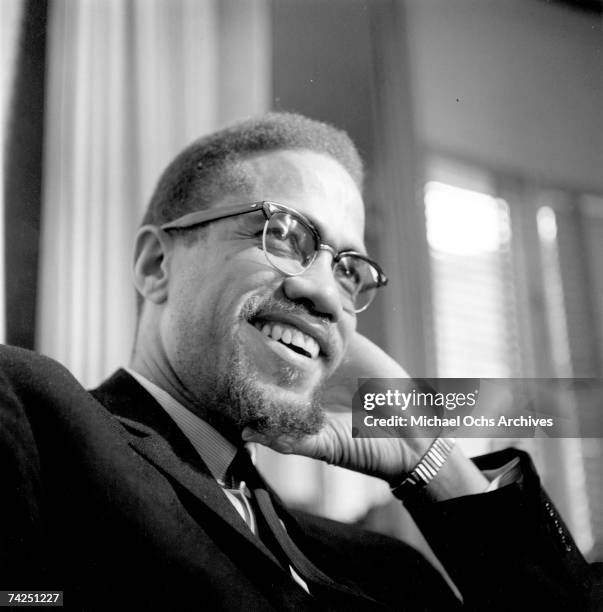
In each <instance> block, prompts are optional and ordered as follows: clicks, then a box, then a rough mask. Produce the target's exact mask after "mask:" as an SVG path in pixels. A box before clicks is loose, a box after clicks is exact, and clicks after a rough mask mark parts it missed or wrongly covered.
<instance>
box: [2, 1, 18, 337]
mask: <svg viewBox="0 0 603 612" xmlns="http://www.w3.org/2000/svg"><path fill="white" fill-rule="evenodd" d="M22 16H23V0H3V2H1V3H0V24H1V27H2V38H1V39H0V41H1V46H0V71H1V74H0V95H1V97H2V124H1V125H0V134H1V135H2V152H1V153H0V185H4V154H5V150H6V137H7V133H8V118H9V111H10V104H11V93H12V90H13V81H14V76H15V65H16V62H17V59H18V53H17V52H18V48H19V40H20V36H19V35H20V32H21V23H22ZM4 283H5V280H4V188H3V189H2V192H1V193H0V342H4V341H5V333H6V313H5V304H6V302H5V299H6V295H5V284H4Z"/></svg>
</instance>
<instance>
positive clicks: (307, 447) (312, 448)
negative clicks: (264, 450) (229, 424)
mask: <svg viewBox="0 0 603 612" xmlns="http://www.w3.org/2000/svg"><path fill="white" fill-rule="evenodd" d="M241 436H242V438H243V440H244V441H245V442H257V443H258V444H262V445H263V446H267V447H268V448H271V449H272V450H275V451H277V452H279V453H283V454H285V455H290V454H295V455H303V456H304V457H312V458H315V459H320V458H321V457H318V456H317V454H316V443H315V439H314V438H315V436H304V437H301V438H295V437H293V436H287V435H280V436H267V435H265V434H263V433H260V432H258V431H255V430H254V429H252V428H251V427H245V429H244V430H243V432H242V434H241Z"/></svg>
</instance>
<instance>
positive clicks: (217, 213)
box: [159, 200, 389, 314]
mask: <svg viewBox="0 0 603 612" xmlns="http://www.w3.org/2000/svg"><path fill="white" fill-rule="evenodd" d="M259 211H262V212H263V213H264V217H265V222H266V224H267V223H268V221H269V220H270V217H272V215H274V214H276V213H278V212H285V213H287V214H291V215H293V216H294V217H298V218H299V219H301V220H302V221H303V223H304V224H305V225H306V226H307V227H308V228H309V229H310V231H311V232H312V233H313V234H314V238H315V240H316V244H317V245H318V247H317V249H316V251H315V252H314V255H313V256H312V260H311V261H310V262H309V263H308V265H307V266H306V267H304V268H302V269H301V270H300V271H299V272H286V271H285V270H281V268H279V267H278V266H277V265H275V264H274V263H273V262H272V261H271V260H270V258H269V257H268V252H267V250H266V232H265V229H266V224H265V225H264V234H263V236H262V250H263V251H264V256H265V257H266V259H267V260H268V263H269V264H270V265H271V266H272V267H273V268H275V269H276V270H278V271H279V272H281V274H285V275H286V276H300V275H301V274H303V273H304V272H306V270H308V269H309V268H310V267H311V266H312V264H313V263H314V262H315V261H316V257H318V253H319V251H328V252H329V253H331V255H332V257H333V261H332V264H331V269H334V268H335V266H336V264H337V263H338V262H339V261H340V260H341V258H342V257H344V256H346V255H353V256H354V257H358V258H359V259H362V260H364V261H365V262H367V263H368V264H370V265H371V266H372V267H373V268H374V269H375V270H376V271H377V275H378V278H377V282H376V284H375V286H374V287H373V288H374V289H379V288H380V287H384V286H385V285H387V283H388V280H389V279H388V278H387V276H386V275H385V272H383V269H382V268H381V266H380V265H379V264H378V263H377V262H376V261H374V260H372V259H371V258H370V257H368V256H367V255H364V254H363V253H360V252H358V251H354V250H350V249H348V250H343V251H336V250H335V249H334V248H333V247H332V246H331V245H329V244H326V243H324V242H322V240H321V236H320V232H319V231H318V229H317V228H316V226H315V225H314V223H312V221H310V220H309V219H308V218H307V217H306V216H304V215H303V214H302V213H300V212H299V211H297V210H295V209H294V208H290V207H289V206H285V205H284V204H280V203H278V202H272V201H270V200H259V201H257V202H247V203H244V204H233V205H230V206H222V207H219V208H211V209H206V210H196V211H194V212H191V213H187V214H186V215H183V216H182V217H178V218H176V219H174V220H172V221H168V222H167V223H163V224H162V225H160V226H159V229H161V230H163V231H169V230H178V229H190V228H193V227H195V226H196V225H205V224H206V223H210V222H213V221H220V220H222V219H228V218H231V217H237V216H239V215H244V214H247V213H251V212H259ZM373 295H374V294H373ZM372 301H373V298H371V299H370V300H369V302H368V303H367V304H366V305H365V306H363V307H362V308H360V309H358V310H356V309H354V311H353V312H354V313H355V314H358V313H361V312H364V311H365V310H366V309H367V308H368V307H369V306H370V305H371V303H372Z"/></svg>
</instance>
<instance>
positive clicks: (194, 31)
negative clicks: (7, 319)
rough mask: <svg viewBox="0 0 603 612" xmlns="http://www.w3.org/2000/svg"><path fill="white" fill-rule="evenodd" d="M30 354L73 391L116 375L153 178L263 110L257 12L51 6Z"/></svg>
mask: <svg viewBox="0 0 603 612" xmlns="http://www.w3.org/2000/svg"><path fill="white" fill-rule="evenodd" d="M50 11H51V12H50V16H49V32H48V40H49V43H48V79H47V113H46V138H45V141H46V148H45V167H44V176H45V185H44V196H43V197H44V199H43V212H42V225H43V229H42V245H41V253H42V256H41V269H40V273H41V289H40V301H39V307H38V317H39V320H38V329H39V334H38V349H39V350H40V351H41V352H43V353H45V354H48V355H50V356H52V357H54V358H56V359H58V360H59V361H60V362H62V363H63V364H65V365H66V366H67V367H68V368H69V369H70V370H71V371H72V372H73V373H74V374H75V376H76V377H77V378H78V379H79V380H80V381H81V382H82V383H83V384H84V385H88V386H90V385H94V384H96V383H98V382H100V381H101V380H102V379H103V378H104V377H105V376H106V375H107V374H108V373H110V372H111V371H112V370H113V369H115V368H116V367H118V366H120V365H123V364H125V363H127V361H128V356H129V351H130V349H131V344H132V338H133V330H134V322H135V314H134V304H135V298H134V290H133V286H132V283H131V280H130V251H131V244H132V242H133V236H134V234H135V231H136V227H137V225H138V223H139V220H140V218H141V216H142V213H143V211H144V208H145V206H146V204H147V202H148V199H149V196H150V194H151V192H152V189H153V186H154V182H155V181H156V180H157V178H158V176H159V174H160V172H161V170H162V168H163V167H164V166H165V165H166V163H167V162H168V161H169V160H170V159H171V158H172V157H173V156H174V154H175V153H176V152H177V151H178V150H180V149H181V148H182V147H184V146H185V145H186V144H188V143H189V142H190V141H191V140H193V139H195V138H197V137H199V136H201V135H203V134H204V133H206V132H208V131H211V130H212V129H215V128H216V127H218V126H220V125H222V124H224V123H225V122H227V121H230V120H232V119H234V118H240V117H242V116H246V115H252V114H257V113H261V112H263V111H265V110H266V109H267V107H268V100H269V95H270V87H269V81H268V75H269V68H270V61H269V50H270V47H269V44H268V41H269V31H268V30H269V25H268V24H269V22H268V17H267V16H268V12H267V5H266V0H251V1H249V2H236V1H235V0H227V1H226V2H225V1H224V0H221V1H220V2H217V1H215V0H203V1H199V0H128V1H124V0H78V1H77V2H74V1H72V0H56V1H55V2H52V3H51V5H50Z"/></svg>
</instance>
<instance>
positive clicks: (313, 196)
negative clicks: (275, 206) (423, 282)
mask: <svg viewBox="0 0 603 612" xmlns="http://www.w3.org/2000/svg"><path fill="white" fill-rule="evenodd" d="M241 166H242V167H241V170H243V172H244V173H245V174H246V176H247V177H248V178H249V181H248V188H247V189H248V193H246V194H245V197H247V198H249V201H255V200H272V201H274V202H278V203H280V204H285V205H286V206H289V207H291V208H294V209H296V210H298V211H299V212H300V213H302V214H304V215H305V216H306V217H308V218H309V219H310V220H311V221H312V222H313V223H314V224H315V225H316V227H317V228H318V230H319V232H320V234H321V237H322V239H323V241H324V242H328V243H330V244H332V246H335V247H336V248H337V249H338V250H342V249H356V250H364V243H363V236H364V204H363V201H362V196H361V194H360V190H359V189H358V187H357V185H356V183H355V182H354V179H353V178H352V177H351V175H350V174H349V173H348V171H347V170H346V169H345V168H344V167H343V166H342V165H341V164H340V163H339V162H337V161H335V160H334V159H333V158H331V157H329V156H327V155H323V154H320V153H315V152H313V151H299V150H285V151H274V152H270V153H263V154H260V155H255V156H253V157H249V158H247V159H245V160H243V161H242V162H241ZM236 197H237V198H240V197H241V194H237V196H236ZM231 199H232V198H231V197H228V198H226V200H225V201H224V203H225V204H227V203H232V202H230V200H231ZM239 201H240V199H239Z"/></svg>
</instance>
